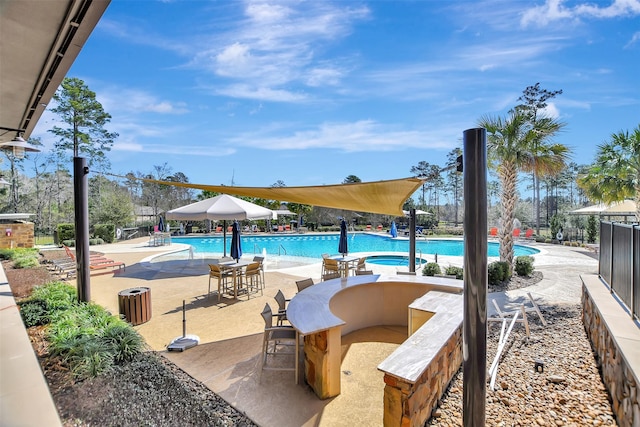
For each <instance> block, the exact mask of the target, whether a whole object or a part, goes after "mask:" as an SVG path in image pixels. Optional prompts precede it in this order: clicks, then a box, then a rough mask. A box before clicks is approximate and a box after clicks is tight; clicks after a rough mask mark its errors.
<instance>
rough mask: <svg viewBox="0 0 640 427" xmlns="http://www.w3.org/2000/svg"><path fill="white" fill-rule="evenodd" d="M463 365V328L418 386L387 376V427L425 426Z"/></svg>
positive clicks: (451, 338) (385, 401)
mask: <svg viewBox="0 0 640 427" xmlns="http://www.w3.org/2000/svg"><path fill="white" fill-rule="evenodd" d="M460 365H462V326H460V327H459V328H457V329H456V331H455V332H454V333H453V334H452V335H451V336H450V337H449V339H448V340H447V343H446V345H444V346H443V347H442V348H441V349H440V351H439V352H438V353H437V354H436V355H435V356H434V357H433V359H432V360H431V362H430V363H429V365H428V366H427V368H426V369H425V370H424V372H423V373H422V375H421V376H420V377H419V378H418V380H417V381H416V382H415V384H411V383H409V382H406V381H403V380H401V379H399V378H396V377H394V376H392V375H389V374H385V376H384V382H385V387H384V425H385V426H416V427H418V426H423V425H424V424H425V423H426V422H427V421H428V420H429V418H431V413H432V411H433V410H434V409H435V408H436V407H437V404H438V399H440V398H441V397H442V394H443V393H444V391H445V390H446V388H447V386H448V385H449V382H451V379H452V378H453V376H454V375H455V374H456V372H457V371H458V369H459V368H460Z"/></svg>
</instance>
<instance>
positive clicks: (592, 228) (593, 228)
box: [587, 215, 598, 243]
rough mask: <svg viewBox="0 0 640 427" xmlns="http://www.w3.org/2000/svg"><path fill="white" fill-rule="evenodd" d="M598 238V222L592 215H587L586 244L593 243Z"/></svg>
mask: <svg viewBox="0 0 640 427" xmlns="http://www.w3.org/2000/svg"><path fill="white" fill-rule="evenodd" d="M597 236H598V220H596V217H595V216H594V215H589V219H588V220H587V243H595V242H596V237H597Z"/></svg>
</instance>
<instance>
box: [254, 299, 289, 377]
mask: <svg viewBox="0 0 640 427" xmlns="http://www.w3.org/2000/svg"><path fill="white" fill-rule="evenodd" d="M261 315H262V318H263V319H264V337H263V340H262V358H261V364H260V365H261V366H260V374H261V375H260V377H262V371H264V370H271V371H294V372H295V381H296V384H297V383H298V331H296V330H295V329H294V328H292V327H291V326H273V318H274V317H278V314H275V315H274V314H273V312H272V311H271V307H270V306H269V304H265V305H264V309H263V310H262V313H261ZM291 347H293V349H291ZM270 356H271V357H270ZM277 356H284V359H286V358H287V357H291V356H294V364H293V367H291V366H288V365H287V364H286V361H285V360H277V359H276V357H277ZM281 359H282V358H281ZM270 361H271V362H272V363H269V362H270Z"/></svg>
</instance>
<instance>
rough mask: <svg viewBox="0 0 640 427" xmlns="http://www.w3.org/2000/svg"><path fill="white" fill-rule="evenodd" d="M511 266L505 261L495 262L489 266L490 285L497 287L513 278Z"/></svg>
mask: <svg viewBox="0 0 640 427" xmlns="http://www.w3.org/2000/svg"><path fill="white" fill-rule="evenodd" d="M510 270H511V269H510V266H509V263H508V262H505V261H494V262H492V263H491V264H489V268H488V280H489V284H491V285H497V284H500V283H502V282H504V281H505V280H507V279H509V278H511V273H510Z"/></svg>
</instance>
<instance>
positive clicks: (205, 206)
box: [165, 194, 273, 221]
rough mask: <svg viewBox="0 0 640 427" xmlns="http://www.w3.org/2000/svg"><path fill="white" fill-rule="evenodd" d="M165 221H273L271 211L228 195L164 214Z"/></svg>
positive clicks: (221, 195)
mask: <svg viewBox="0 0 640 427" xmlns="http://www.w3.org/2000/svg"><path fill="white" fill-rule="evenodd" d="M165 216H166V217H167V219H174V220H182V221H203V220H205V219H212V220H234V219H273V211H272V210H271V209H267V208H265V207H263V206H259V205H256V204H254V203H251V202H247V201H245V200H242V199H238V198H237V197H233V196H229V195H228V194H220V195H218V196H216V197H212V198H210V199H205V200H201V201H199V202H195V203H192V204H190V205H187V206H182V207H180V208H176V209H171V210H170V211H167V212H166V213H165Z"/></svg>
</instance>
